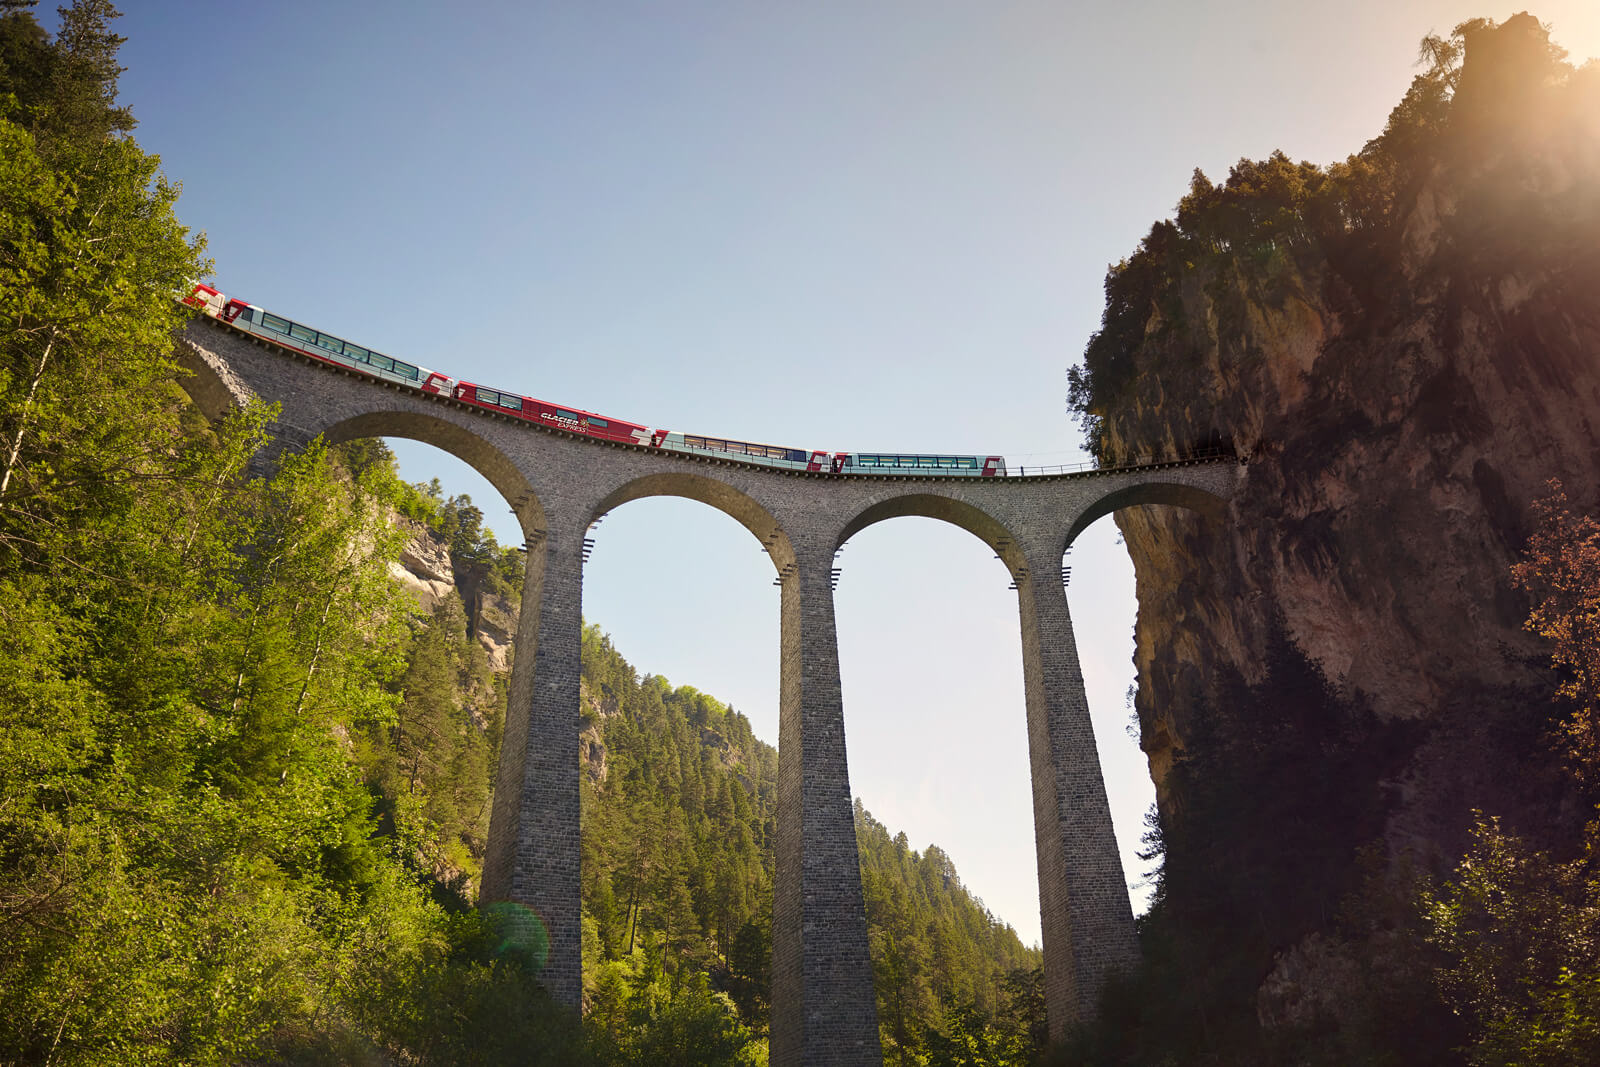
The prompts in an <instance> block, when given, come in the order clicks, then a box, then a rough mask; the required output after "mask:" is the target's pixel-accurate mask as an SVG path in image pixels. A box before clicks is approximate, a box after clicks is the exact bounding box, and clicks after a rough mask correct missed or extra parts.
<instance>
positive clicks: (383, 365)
mask: <svg viewBox="0 0 1600 1067" xmlns="http://www.w3.org/2000/svg"><path fill="white" fill-rule="evenodd" d="M370 355H371V357H372V358H371V359H369V360H367V362H368V363H371V364H372V365H373V366H374V367H377V368H378V369H379V370H388V369H390V368H391V367H393V366H394V360H392V359H390V358H389V357H388V356H382V355H379V354H378V353H376V352H373V353H370Z"/></svg>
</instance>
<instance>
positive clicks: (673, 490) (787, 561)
mask: <svg viewBox="0 0 1600 1067" xmlns="http://www.w3.org/2000/svg"><path fill="white" fill-rule="evenodd" d="M648 496H677V497H683V498H685V499H687V500H698V501H699V502H700V503H702V504H709V505H710V506H711V507H714V508H716V509H717V510H718V511H720V512H722V513H723V514H725V515H727V516H729V517H730V518H732V519H733V520H734V521H735V522H737V523H738V524H739V525H741V526H743V527H744V528H745V529H746V530H749V531H750V533H751V534H752V535H754V537H755V539H756V540H757V541H760V542H761V545H762V547H763V548H764V549H766V551H767V553H768V554H769V555H770V556H771V557H772V565H773V566H774V567H776V568H777V570H778V573H779V574H780V575H782V574H787V573H789V572H790V571H791V570H793V568H794V563H795V554H794V545H793V544H792V543H791V542H790V540H789V535H788V534H787V533H785V532H784V529H783V527H782V526H781V525H779V523H778V520H777V519H776V518H774V517H773V515H772V512H771V511H769V510H767V508H766V506H765V505H763V504H761V503H760V502H759V501H757V500H756V499H755V498H754V497H752V496H750V495H748V494H746V493H744V492H741V491H740V490H738V489H735V488H734V487H733V486H731V485H729V484H728V483H726V482H722V481H718V480H717V479H716V478H711V477H707V476H706V475H704V474H692V473H689V472H687V471H667V472H663V473H660V474H647V475H644V476H643V477H640V478H635V479H633V480H632V481H629V482H626V483H624V484H623V485H621V486H618V487H617V488H616V489H613V490H612V491H611V492H610V493H608V494H607V495H606V496H605V498H604V499H602V500H601V501H600V502H599V503H598V504H596V505H595V507H594V511H593V512H591V513H590V515H589V522H588V524H586V525H592V524H593V523H594V522H595V521H596V520H597V519H599V518H600V517H601V516H602V515H604V514H606V513H607V512H608V511H611V510H612V509H613V508H617V507H620V506H622V505H623V504H626V503H628V502H629V501H630V500H642V499H643V498H645V497H648Z"/></svg>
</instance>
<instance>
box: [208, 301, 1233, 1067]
mask: <svg viewBox="0 0 1600 1067" xmlns="http://www.w3.org/2000/svg"><path fill="white" fill-rule="evenodd" d="M180 354H181V356H182V358H183V360H184V363H185V365H186V366H187V367H188V368H189V369H190V370H191V371H192V372H193V377H192V378H190V379H188V381H187V387H188V389H189V392H190V395H191V396H192V397H193V399H194V400H195V402H196V404H197V405H198V406H199V407H200V408H201V409H202V410H203V411H204V412H205V413H206V414H207V415H209V416H211V417H212V418H220V417H222V416H223V415H225V414H226V413H227V412H228V411H229V410H230V409H231V408H233V407H234V406H236V405H238V404H240V403H241V402H242V401H243V400H244V399H245V398H246V397H248V396H251V395H254V396H257V397H260V398H262V399H263V400H266V401H269V402H276V403H278V404H280V405H281V414H280V418H279V421H278V423H277V424H276V426H275V429H274V432H275V435H276V439H277V442H278V445H277V446H276V447H296V446H299V445H302V444H304V443H306V442H309V441H311V440H312V439H314V438H315V437H317V436H318V435H322V436H324V437H325V438H326V439H327V440H329V441H330V442H339V441H343V440H348V439H351V438H358V437H377V436H385V437H403V438H411V439H415V440H419V441H424V442H427V443H429V444H431V445H434V446H436V447H438V448H441V449H444V450H445V451H446V452H449V453H452V454H453V455H455V456H457V457H458V458H460V459H462V460H463V461H465V462H466V463H468V464H470V465H471V466H473V467H474V468H476V469H477V470H478V471H479V472H480V473H482V474H483V476H484V477H485V478H487V479H488V480H489V482H491V483H492V484H493V485H494V486H495V487H496V488H497V489H498V490H499V491H500V492H501V494H502V495H504V497H505V499H506V500H507V501H508V502H509V503H510V504H511V507H512V509H513V511H514V512H515V514H516V516H517V518H518V520H519V521H520V522H521V524H522V529H523V532H524V535H525V537H526V546H527V550H528V553H527V558H528V563H527V567H528V569H527V577H526V584H525V586H524V594H523V611H522V615H521V623H520V626H519V630H518V633H517V638H516V642H517V643H516V648H517V655H516V658H515V662H514V667H513V670H512V678H511V690H510V704H509V708H508V711H507V716H506V724H505V734H504V742H503V746H502V751H501V756H500V766H499V772H498V778H497V780H496V788H495V794H494V806H493V810H492V813H491V816H490V826H489V847H488V855H487V857H486V860H485V864H484V872H483V883H482V893H481V898H482V900H483V901H484V902H485V903H486V904H487V903H493V902H500V901H505V902H511V904H512V906H513V907H512V910H513V911H514V912H515V913H517V914H521V915H525V916H527V917H528V918H527V921H528V922H529V923H531V924H535V925H538V926H542V928H543V929H542V933H543V934H545V935H547V936H548V957H547V959H546V962H545V966H544V970H543V972H542V979H543V981H544V983H545V985H546V987H547V988H548V989H549V990H550V992H551V993H552V994H553V995H554V997H555V999H556V1000H557V1001H559V1002H561V1003H564V1004H568V1005H571V1006H573V1007H576V1006H577V1005H578V1004H579V1000H580V998H581V992H582V991H581V985H580V965H581V960H580V906H581V905H580V899H579V880H578V874H579V845H578V796H579V774H580V770H579V754H578V744H579V737H578V735H579V703H578V673H579V646H580V636H581V630H582V596H583V548H584V537H585V534H586V533H587V531H588V529H589V527H590V526H591V525H592V524H593V523H594V522H595V521H596V520H597V519H599V518H600V517H601V516H603V515H605V514H606V513H607V512H608V511H610V510H611V509H613V508H615V507H617V506H618V505H621V504H624V503H626V502H628V501H630V500H635V499H638V498H640V497H647V496H660V495H671V496H682V497H688V498H691V499H694V500H699V501H703V502H704V503H706V504H709V505H711V506H712V507H715V508H718V509H720V510H722V511H724V512H726V513H727V514H729V515H731V516H732V517H733V518H734V519H736V520H738V521H739V522H740V523H742V524H743V525H744V527H745V528H746V529H748V530H749V531H750V533H751V534H752V535H753V536H754V537H755V538H756V540H757V541H759V542H760V543H761V545H762V546H763V547H764V549H765V550H766V551H767V552H768V553H769V554H770V556H771V559H772V565H773V568H774V571H775V573H776V576H777V579H778V582H779V584H780V585H781V587H782V594H781V603H782V609H781V611H782V624H781V625H782V630H781V632H782V658H781V669H780V676H781V677H780V687H781V688H780V701H779V743H778V751H779V763H778V808H777V813H776V814H777V840H776V850H777V857H776V859H777V869H776V876H775V885H774V899H773V916H772V945H773V950H772V951H773V959H772V1018H771V1061H772V1063H773V1064H774V1065H784V1067H799V1065H801V1064H805V1065H808V1067H811V1065H822V1064H828V1065H834V1064H837V1065H844V1064H851V1065H856V1064H873V1065H878V1064H881V1062H882V1053H881V1051H880V1047H879V1042H878V1025H877V1012H876V1007H875V1003H874V996H873V985H872V968H871V963H870V961H869V959H868V955H867V930H866V916H865V909H864V906H863V901H862V894H861V875H860V869H859V865H858V862H857V854H856V840H855V825H854V821H853V814H852V807H851V794H850V783H849V776H848V773H847V770H846V765H845V739H844V711H843V699H842V695H841V692H840V684H839V657H838V645H837V639H836V637H835V630H834V608H833V591H832V584H831V581H830V579H831V576H832V573H831V572H832V565H833V559H834V554H835V552H836V550H838V549H839V548H840V547H841V546H843V545H844V543H845V542H846V541H847V540H849V538H850V537H852V536H853V535H854V534H855V533H857V532H858V531H860V530H862V529H864V528H865V527H867V526H870V525H872V524H873V523H876V522H880V521H882V520H884V519H889V518H894V517H897V516H906V515H921V516H927V517H930V518H935V519H942V520H944V521H946V522H951V523H954V524H955V525H957V526H960V527H961V528H963V529H965V530H968V531H970V532H971V533H972V534H974V535H975V536H976V537H978V538H979V539H980V540H981V541H983V542H984V543H985V544H987V545H988V546H989V547H990V548H991V549H993V550H994V553H995V555H996V556H998V557H999V558H1000V559H1001V560H1003V561H1004V563H1005V565H1006V566H1007V567H1008V568H1009V569H1010V571H1011V574H1012V576H1013V578H1014V579H1015V583H1016V589H1017V602H1018V608H1019V610H1020V613H1021V623H1022V648H1023V672H1024V685H1025V692H1026V705H1027V730H1028V747H1029V756H1030V765H1031V768H1032V777H1033V808H1034V837H1035V846H1036V848H1037V851H1038V870H1039V898H1040V912H1041V918H1042V921H1043V934H1044V960H1045V986H1046V1008H1047V1012H1048V1017H1049V1020H1050V1029H1051V1033H1052V1035H1053V1036H1060V1035H1061V1034H1062V1033H1063V1032H1064V1031H1065V1028H1066V1027H1067V1026H1068V1025H1070V1023H1071V1022H1073V1021H1074V1020H1076V1019H1079V1018H1082V1017H1085V1016H1086V1015H1088V1014H1089V1013H1090V1012H1092V1011H1093V1010H1094V1005H1095V1001H1096V998H1097V995H1098V994H1099V992H1100V990H1101V988H1102V987H1103V985H1104V984H1105V982H1106V980H1107V978H1108V977H1109V976H1111V975H1112V974H1113V973H1114V972H1117V971H1119V970H1123V969H1127V968H1130V967H1132V966H1134V965H1135V964H1136V962H1137V959H1138V945H1137V941H1136V939H1135V936H1134V926H1133V916H1132V912H1131V909H1130V906H1129V901H1128V892H1127V886H1126V883H1125V881H1124V879H1123V872H1122V864H1121V860H1120V858H1119V856H1118V851H1117V843H1116V840H1115V838H1114V836H1113V834H1112V827H1111V814H1110V808H1109V806H1108V804H1107V801H1106V790H1105V783H1104V781H1103V780H1102V777H1101V771H1100V759H1099V755H1098V753H1097V752H1096V749H1095V740H1094V732H1093V729H1092V727H1091V725H1090V720H1089V708H1088V702H1087V700H1086V698H1085V696H1084V690H1083V679H1082V675H1081V673H1080V671H1079V666H1078V654H1077V647H1076V644H1075V641H1074V638H1073V633H1072V621H1071V618H1070V616H1069V614H1068V611H1067V598H1066V594H1065V590H1064V588H1063V582H1062V575H1061V565H1062V559H1063V556H1064V554H1065V551H1066V548H1067V546H1068V545H1069V544H1070V543H1071V541H1072V539H1073V538H1074V537H1075V536H1076V535H1077V534H1078V533H1079V532H1080V531H1082V530H1083V529H1084V528H1085V527H1087V526H1088V525H1089V524H1090V523H1091V522H1093V521H1094V520H1095V519H1097V518H1099V517H1101V516H1103V515H1105V514H1107V513H1109V512H1111V511H1114V510H1116V509H1117V508H1121V507H1127V506H1131V505H1136V504H1173V505H1180V506H1185V507H1191V508H1196V509H1203V510H1212V509H1215V508H1217V506H1218V505H1219V503H1220V502H1221V501H1222V500H1225V499H1227V498H1228V497H1230V496H1231V495H1232V493H1233V489H1234V486H1235V484H1236V481H1237V478H1238V476H1239V472H1238V467H1237V465H1236V464H1234V463H1233V462H1231V461H1230V462H1222V463H1217V462H1212V463H1188V464H1169V465H1164V466H1152V467H1144V468H1135V469H1128V470H1123V471H1115V472H1087V473H1082V474H1074V475H1054V476H1045V477H1038V478H998V479H996V478H950V477H945V478H940V477H931V476H930V477H909V476H862V475H852V476H846V477H839V476H833V475H827V474H809V473H806V472H804V471H791V470H779V469H774V468H770V467H761V466H755V465H750V464H744V463H739V462H732V461H721V460H717V459H711V458H706V457H702V456H692V455H681V454H675V453H670V452H663V451H661V450H655V449H650V448H647V447H638V446H633V445H615V444H609V443H606V442H600V441H596V440H594V439H591V438H587V437H582V436H579V435H575V434H569V433H565V432H562V431H558V430H548V429H545V428H544V427H540V426H534V425H531V424H529V423H527V422H523V421H520V420H516V419H512V418H509V417H505V416H499V415H496V414H494V413H492V412H487V411H484V410H483V409H480V408H476V407H472V406H469V405H466V404H462V403H459V402H457V401H454V400H451V399H449V398H446V397H441V396H436V395H431V394H427V393H423V392H421V391H419V390H413V389H408V388H405V387H402V386H397V385H393V384H391V383H388V382H384V381H380V380H378V379H375V378H372V377H368V376H366V375H363V374H357V373H354V372H349V371H345V370H343V369H341V368H337V367H332V366H329V365H327V364H325V363H323V362H320V361H317V360H313V359H310V358H308V357H306V356H304V355H301V354H299V353H297V352H294V351H293V350H291V349H287V348H283V347H280V346H277V345H273V344H270V343H268V342H265V341H263V340H260V339H258V338H256V337H253V336H252V335H250V334H247V333H245V332H243V331H241V330H238V329H236V328H234V327H232V326H227V325H224V324H222V323H219V322H217V321H215V320H212V319H209V318H206V317H204V316H197V317H196V319H195V320H194V322H193V323H192V324H191V325H190V326H189V327H188V328H187V330H186V333H185V336H184V338H183V343H182V344H181V345H180Z"/></svg>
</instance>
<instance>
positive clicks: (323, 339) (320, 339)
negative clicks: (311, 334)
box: [317, 333, 344, 352]
mask: <svg viewBox="0 0 1600 1067" xmlns="http://www.w3.org/2000/svg"><path fill="white" fill-rule="evenodd" d="M317 347H318V348H326V349H327V350H328V351H329V352H343V351H344V342H343V341H341V340H339V339H338V338H337V337H329V336H328V335H327V334H325V333H319V334H317Z"/></svg>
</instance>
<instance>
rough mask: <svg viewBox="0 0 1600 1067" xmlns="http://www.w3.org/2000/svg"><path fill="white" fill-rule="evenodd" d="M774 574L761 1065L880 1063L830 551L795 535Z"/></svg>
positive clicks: (852, 1066)
mask: <svg viewBox="0 0 1600 1067" xmlns="http://www.w3.org/2000/svg"><path fill="white" fill-rule="evenodd" d="M796 549H797V553H796V554H797V563H795V564H794V565H792V566H788V567H786V568H785V569H786V573H784V574H783V575H782V584H783V662H782V667H781V671H780V673H781V676H782V682H781V691H780V701H779V726H778V812H777V816H778V825H777V842H776V844H777V873H776V878H775V884H774V886H773V900H772V1044H771V1062H772V1064H773V1067H824V1065H825V1067H844V1065H850V1067H858V1065H871V1067H880V1065H881V1064H882V1062H883V1051H882V1049H881V1047H880V1046H879V1043H878V1011H877V1002H876V1000H875V998H874V992H873V986H872V963H871V959H870V957H869V956H868V954H867V914H866V905H865V903H864V902H863V900H862V896H861V862H860V856H859V854H858V853H857V851H856V830H855V813H854V809H853V807H852V804H851V797H850V776H849V773H848V771H847V768H846V766H845V745H844V706H843V702H842V699H841V696H840V689H839V643H838V637H837V634H836V633H835V630H834V618H833V588H832V582H831V572H830V568H831V566H832V562H833V557H832V553H831V551H830V550H827V549H821V548H817V547H815V546H798V545H797V546H796Z"/></svg>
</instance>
